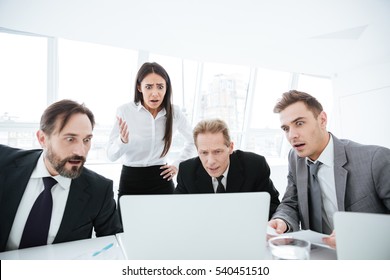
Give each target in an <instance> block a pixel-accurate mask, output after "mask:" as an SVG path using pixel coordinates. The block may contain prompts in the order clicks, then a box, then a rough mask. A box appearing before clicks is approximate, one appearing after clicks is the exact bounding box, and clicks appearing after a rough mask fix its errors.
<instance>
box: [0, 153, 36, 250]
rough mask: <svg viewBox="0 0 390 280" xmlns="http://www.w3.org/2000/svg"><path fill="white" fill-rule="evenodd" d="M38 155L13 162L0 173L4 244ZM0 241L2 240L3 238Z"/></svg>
mask: <svg viewBox="0 0 390 280" xmlns="http://www.w3.org/2000/svg"><path fill="white" fill-rule="evenodd" d="M40 155H41V152H36V153H32V154H28V155H27V156H26V157H24V158H23V159H20V160H16V161H14V162H13V163H11V164H10V165H9V166H8V167H6V168H4V169H3V170H2V171H1V174H0V185H1V186H2V187H1V188H2V194H1V196H2V198H1V204H0V221H1V227H0V228H1V229H0V232H1V233H0V234H1V236H4V237H6V239H5V242H6V241H7V239H8V235H9V232H10V231H11V227H12V224H13V222H14V219H15V215H16V212H17V210H18V207H19V204H20V201H21V199H22V197H23V194H24V191H25V189H26V187H27V184H28V181H29V180H30V177H31V173H32V172H33V170H34V168H35V166H36V164H37V161H38V159H39V156H40ZM0 239H1V240H4V238H3V237H1V238H0ZM3 245H4V246H5V244H0V248H2V247H3Z"/></svg>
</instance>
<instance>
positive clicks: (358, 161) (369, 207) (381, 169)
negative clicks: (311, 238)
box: [272, 135, 390, 231]
mask: <svg viewBox="0 0 390 280" xmlns="http://www.w3.org/2000/svg"><path fill="white" fill-rule="evenodd" d="M332 136H333V135H332ZM333 143H334V176H335V185H336V196H337V206H338V210H339V211H351V212H367V213H386V214H390V149H387V148H384V147H380V146H372V145H362V144H358V143H355V142H352V141H350V140H344V139H337V138H336V137H335V136H333ZM288 170H289V171H288V185H287V188H286V193H285V194H284V197H283V199H282V202H281V204H280V205H279V207H278V209H277V210H276V213H275V214H274V215H273V217H272V218H281V219H283V220H285V221H286V222H287V223H288V224H289V226H290V228H291V230H292V231H296V230H299V229H300V228H301V229H309V227H310V225H309V206H308V186H307V185H308V171H307V166H306V162H305V158H300V157H298V156H297V154H296V153H295V151H294V150H291V151H290V154H289V167H288Z"/></svg>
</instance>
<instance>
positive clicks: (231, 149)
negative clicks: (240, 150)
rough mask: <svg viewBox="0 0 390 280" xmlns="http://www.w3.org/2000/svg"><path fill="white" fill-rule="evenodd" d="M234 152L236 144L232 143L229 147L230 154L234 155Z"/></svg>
mask: <svg viewBox="0 0 390 280" xmlns="http://www.w3.org/2000/svg"><path fill="white" fill-rule="evenodd" d="M233 150H234V143H233V142H230V145H229V154H232V153H233Z"/></svg>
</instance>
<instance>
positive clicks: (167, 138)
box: [134, 62, 173, 157]
mask: <svg viewBox="0 0 390 280" xmlns="http://www.w3.org/2000/svg"><path fill="white" fill-rule="evenodd" d="M151 73H155V74H157V75H159V76H161V77H162V78H163V79H164V80H165V83H166V92H165V96H164V100H163V103H162V106H163V107H164V108H165V111H166V118H167V119H166V121H165V134H164V138H163V140H164V150H163V151H162V153H161V157H163V156H165V155H166V154H167V153H168V151H169V148H170V147H171V144H172V123H173V108H172V85H171V79H170V78H169V75H168V73H167V71H165V69H164V68H163V67H162V66H161V65H160V64H158V63H156V62H145V63H144V64H143V65H142V66H141V68H140V69H139V70H138V73H137V77H136V80H135V90H134V102H135V103H137V104H138V103H139V102H141V103H142V104H144V98H143V95H142V92H140V91H139V90H138V88H140V87H141V82H142V80H143V79H144V78H145V77H146V76H147V75H149V74H151Z"/></svg>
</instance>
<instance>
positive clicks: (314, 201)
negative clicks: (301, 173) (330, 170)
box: [307, 160, 322, 232]
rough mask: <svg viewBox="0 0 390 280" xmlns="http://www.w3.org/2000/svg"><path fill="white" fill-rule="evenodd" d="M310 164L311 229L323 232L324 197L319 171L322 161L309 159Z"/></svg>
mask: <svg viewBox="0 0 390 280" xmlns="http://www.w3.org/2000/svg"><path fill="white" fill-rule="evenodd" d="M307 162H308V166H309V218H310V229H311V230H314V231H317V232H322V197H321V187H320V183H319V181H318V177H317V173H318V168H319V166H320V164H321V162H319V161H317V162H316V163H313V162H311V161H310V160H308V161H307Z"/></svg>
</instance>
